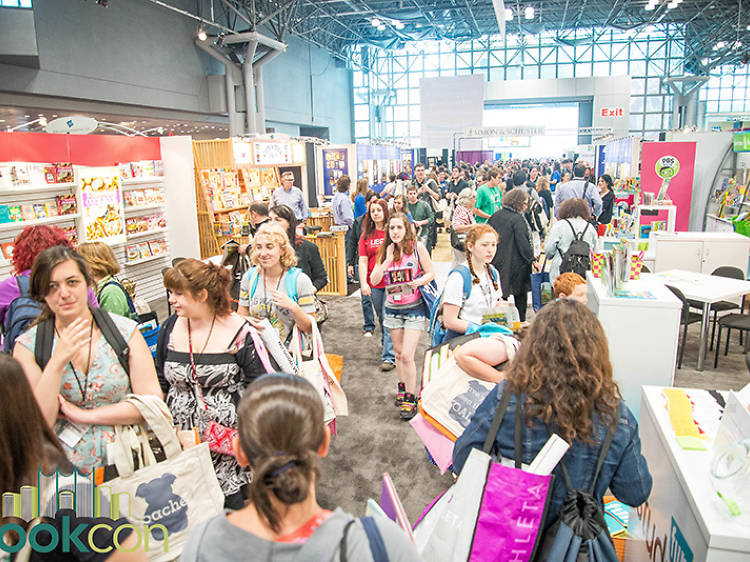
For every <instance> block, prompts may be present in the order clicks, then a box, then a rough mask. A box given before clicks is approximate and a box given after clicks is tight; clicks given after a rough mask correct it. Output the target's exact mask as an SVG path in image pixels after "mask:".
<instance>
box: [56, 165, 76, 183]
mask: <svg viewBox="0 0 750 562" xmlns="http://www.w3.org/2000/svg"><path fill="white" fill-rule="evenodd" d="M55 172H56V174H57V182H58V183H73V181H74V178H73V165H72V164H71V163H70V162H57V163H56V164H55Z"/></svg>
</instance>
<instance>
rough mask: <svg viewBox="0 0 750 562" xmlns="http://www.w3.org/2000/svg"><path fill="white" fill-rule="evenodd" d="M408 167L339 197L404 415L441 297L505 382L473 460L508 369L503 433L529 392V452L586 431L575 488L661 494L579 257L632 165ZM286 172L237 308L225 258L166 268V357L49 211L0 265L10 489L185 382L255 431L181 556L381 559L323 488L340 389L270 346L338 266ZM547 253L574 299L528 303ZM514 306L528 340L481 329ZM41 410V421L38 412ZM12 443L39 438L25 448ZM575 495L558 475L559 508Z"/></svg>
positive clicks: (466, 365) (264, 217)
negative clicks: (325, 256)
mask: <svg viewBox="0 0 750 562" xmlns="http://www.w3.org/2000/svg"><path fill="white" fill-rule="evenodd" d="M409 176H410V171H406V172H402V173H400V174H394V175H392V176H391V178H390V181H389V182H388V183H387V184H386V185H385V187H384V188H383V189H382V191H381V192H380V193H378V192H375V191H373V190H372V189H370V187H369V186H368V182H367V180H366V179H359V180H357V181H356V182H352V180H351V179H350V178H349V177H347V176H343V177H340V178H339V179H338V182H337V185H336V193H335V196H334V198H333V201H332V210H333V216H334V222H335V223H336V224H337V225H338V226H341V227H345V229H346V230H347V234H346V244H347V255H346V261H347V266H348V267H347V272H348V275H349V277H350V279H351V280H352V281H353V282H355V283H358V285H359V295H360V299H361V310H362V322H363V330H362V331H363V333H362V337H365V338H371V337H373V336H374V335H375V334H376V333H377V334H378V336H379V338H378V341H379V342H380V346H379V347H380V352H381V353H380V359H379V364H380V369H381V370H383V371H389V370H392V369H395V370H396V374H397V387H396V389H395V395H394V403H395V406H396V407H397V409H398V416H399V417H400V418H401V419H404V420H410V419H412V418H413V417H414V416H415V415H417V413H418V401H419V394H420V388H421V384H420V380H419V376H418V372H419V370H418V369H417V363H416V359H415V355H416V350H417V346H418V344H419V343H420V341H422V340H423V339H424V338H426V335H425V333H426V332H427V330H428V326H429V325H430V323H431V320H433V317H434V316H435V315H436V313H439V315H440V317H439V318H440V319H439V324H440V326H441V328H442V330H443V332H442V333H441V343H443V342H446V341H449V340H451V339H453V338H457V337H460V336H466V335H471V334H474V333H478V334H480V337H478V338H476V339H474V340H471V341H468V342H467V343H465V344H463V345H462V346H461V347H460V348H459V350H458V352H457V353H456V364H457V365H458V366H459V367H460V368H461V369H463V370H464V371H465V372H466V373H467V374H469V375H470V376H473V377H475V378H477V379H479V380H482V381H486V382H490V383H493V384H496V385H497V386H496V391H493V392H491V393H490V394H489V395H488V396H487V398H486V399H485V400H484V401H483V402H482V403H481V404H480V405H478V407H477V408H476V411H475V412H474V413H473V416H472V421H471V423H470V425H469V426H468V427H467V428H466V430H465V432H464V434H463V435H461V436H460V437H459V439H458V441H457V442H456V446H455V448H454V455H453V470H454V472H455V473H456V474H457V475H459V476H460V472H461V469H462V467H463V464H464V462H465V460H466V458H467V456H468V453H469V451H470V450H471V449H472V448H481V447H482V445H483V444H484V442H485V440H486V438H487V435H488V431H489V427H490V425H491V423H492V421H493V414H494V412H495V410H496V408H497V404H498V401H499V400H500V398H501V397H502V395H503V392H504V390H505V389H510V391H512V392H513V393H514V398H513V399H512V400H511V401H510V404H509V407H508V409H507V410H506V413H505V415H504V417H503V419H502V422H501V424H500V426H499V431H498V432H497V437H496V440H495V441H496V449H497V451H499V452H502V454H503V455H504V456H505V457H509V458H512V457H513V450H514V431H515V430H514V427H516V426H515V424H514V419H515V415H516V411H517V410H519V409H522V410H525V416H526V418H527V420H529V421H530V424H529V426H528V427H525V428H523V429H522V431H523V432H525V434H524V435H525V436H524V443H525V444H526V445H525V447H524V450H523V457H524V458H523V459H522V460H523V462H529V461H530V459H532V458H533V457H534V456H535V455H536V454H537V453H538V452H539V450H540V449H541V447H542V446H543V445H544V443H545V442H546V440H547V438H548V437H549V435H550V433H551V432H552V430H551V429H550V428H554V431H555V432H556V433H558V434H559V435H560V436H561V437H562V438H563V439H565V440H566V441H567V442H568V443H569V444H570V445H571V449H570V451H569V452H568V453H567V454H566V456H565V457H564V464H565V466H566V468H567V471H568V473H569V474H570V475H571V480H572V482H573V483H574V484H575V487H577V488H578V487H580V488H589V487H591V486H593V489H594V491H595V496H596V498H597V500H598V501H599V503H600V504H601V501H602V500H601V498H602V496H603V494H604V492H605V491H606V490H607V489H608V488H609V489H610V490H611V492H612V493H613V494H614V495H615V496H616V497H617V498H618V499H620V500H621V501H623V502H625V503H628V504H630V505H634V506H636V505H640V504H641V503H643V502H644V501H645V500H646V499H647V498H648V495H649V492H650V488H651V477H650V474H649V472H648V467H647V466H646V462H645V459H644V458H643V456H642V455H641V453H640V442H639V440H638V431H637V423H636V421H635V419H634V417H633V415H632V413H631V412H630V411H629V409H628V407H627V406H626V405H625V404H624V403H623V402H622V399H621V396H620V393H619V390H618V387H617V384H616V383H615V382H614V381H613V378H612V367H611V364H610V362H609V352H608V347H607V343H606V338H605V336H604V332H603V330H602V327H601V325H600V324H599V322H598V320H597V319H596V317H595V316H594V315H593V314H592V313H591V312H590V311H589V310H588V308H587V307H586V306H585V301H586V285H585V279H584V278H583V277H582V276H581V275H580V273H581V272H580V271H575V270H571V269H570V267H569V261H570V260H568V259H566V255H567V253H568V250H569V247H570V246H571V244H573V242H574V241H583V242H585V243H586V244H588V245H589V247H591V248H594V247H595V245H596V243H597V227H598V224H605V223H606V222H608V221H609V220H611V217H612V208H613V205H614V194H613V191H612V183H613V182H612V178H611V177H609V176H607V175H606V174H605V175H603V176H601V177H600V178H599V179H598V180H596V179H595V178H594V176H593V173H592V171H591V168H590V167H588V166H586V165H585V164H582V163H579V164H574V163H572V162H571V161H569V160H563V161H561V162H557V161H555V162H550V161H510V162H503V163H495V164H490V163H485V164H483V165H477V166H471V165H469V164H465V163H459V164H457V165H455V166H453V167H452V168H451V169H450V171H449V170H448V169H447V168H445V167H442V166H436V167H435V168H433V169H429V170H428V169H427V168H426V167H425V166H424V165H422V164H417V165H416V166H415V167H414V170H413V177H409ZM282 181H283V186H282V187H280V188H278V189H277V190H276V191H275V192H274V194H273V200H272V205H271V206H270V208H269V207H268V206H266V205H264V204H261V203H254V204H253V205H251V206H250V207H249V208H248V219H249V222H250V232H251V234H252V240H251V242H250V243H249V244H247V245H243V246H240V247H239V248H238V252H239V253H240V254H241V255H245V256H247V258H248V259H249V261H250V263H251V266H250V268H249V269H248V270H247V272H246V273H245V274H244V275H243V276H242V279H241V282H240V285H239V290H238V298H237V302H236V306H232V304H233V303H232V299H231V298H230V287H231V284H232V278H231V275H230V273H229V271H228V270H227V269H226V268H225V267H222V266H219V265H215V264H213V263H209V262H204V261H200V260H197V259H184V260H181V261H179V262H178V263H175V264H174V265H173V267H171V268H169V269H168V270H166V271H165V272H164V277H163V280H164V285H165V287H166V289H167V290H168V294H169V303H170V305H171V307H172V309H173V314H172V315H171V316H169V318H167V319H165V320H164V321H163V322H162V323H161V326H160V330H159V336H158V342H157V345H156V351H155V353H154V357H153V358H152V354H151V352H150V350H149V347H148V346H147V344H146V342H145V340H144V338H143V336H142V334H141V331H140V330H139V329H138V325H139V321H140V318H139V314H138V313H137V312H136V310H135V307H134V306H133V299H132V295H130V293H129V291H128V289H127V287H125V286H124V283H123V282H122V281H121V280H118V277H117V274H118V272H119V266H118V265H117V260H116V258H115V256H114V254H113V252H112V250H111V249H110V248H109V247H108V246H107V245H106V244H102V243H91V244H82V245H80V247H79V248H78V250H76V249H74V248H73V247H72V245H71V243H70V242H69V240H68V239H67V238H66V236H65V234H64V233H63V232H62V231H61V230H60V229H58V228H56V227H50V226H31V227H27V228H25V229H24V230H23V231H22V232H21V233H20V234H19V236H18V237H17V239H16V240H15V252H14V254H13V258H12V266H13V274H12V275H11V277H9V278H8V279H5V280H3V281H1V282H0V323H1V324H2V326H3V337H4V342H3V343H4V349H5V350H6V351H8V352H10V353H11V354H12V358H11V357H9V356H6V357H1V358H0V391H3V392H6V393H8V394H7V395H10V393H11V392H12V393H14V395H15V396H18V399H17V400H15V401H14V403H13V404H9V405H8V407H7V408H6V410H5V413H4V414H3V417H4V423H3V425H2V432H3V435H4V438H3V439H0V442H2V443H3V444H5V445H3V447H8V449H7V450H6V451H5V452H6V455H5V456H4V458H6V459H9V458H13V461H14V462H12V463H6V469H4V471H3V479H4V482H3V484H4V485H5V488H4V490H7V491H16V490H17V489H18V488H19V486H21V485H25V484H32V485H33V484H34V483H35V482H34V481H35V478H36V468H37V467H42V468H49V467H55V466H60V467H62V466H68V465H72V466H75V467H76V468H77V469H78V470H79V471H80V472H81V473H82V474H91V473H92V471H93V470H94V469H95V468H97V467H99V466H103V465H106V464H111V459H110V458H108V445H109V444H111V443H112V442H113V441H114V439H115V435H116V427H117V426H121V425H126V424H132V423H137V422H139V421H141V414H140V413H139V411H138V410H137V408H135V407H134V406H133V405H132V404H130V403H128V402H127V401H125V397H126V396H127V395H129V394H136V395H152V396H155V397H158V398H160V399H164V400H165V402H166V406H167V407H168V408H169V411H170V412H171V414H172V417H173V419H174V422H175V424H176V426H177V429H178V430H181V431H182V432H183V433H184V432H190V431H192V432H194V433H195V434H196V435H198V436H202V435H204V434H205V433H206V432H207V431H209V430H212V429H214V428H216V427H219V428H225V429H227V430H231V431H234V432H237V434H236V437H235V438H234V440H233V441H232V442H231V443H230V446H231V450H221V449H213V448H212V450H211V460H212V463H213V466H214V469H215V472H216V476H217V480H218V483H219V485H220V488H221V491H222V493H223V495H224V499H225V501H224V505H225V507H226V509H227V510H229V511H228V513H227V514H226V515H220V516H217V517H215V518H213V519H211V520H209V521H207V522H205V523H204V524H202V525H200V526H199V527H198V528H196V529H194V531H193V533H192V535H191V537H190V539H189V541H188V543H187V545H186V546H185V549H184V551H183V555H182V556H183V559H185V560H199V559H200V560H207V559H229V560H232V559H240V558H246V557H247V556H248V553H253V556H255V558H253V559H263V560H271V559H276V558H277V557H279V559H281V558H284V559H287V558H289V559H291V557H293V556H295V555H298V554H299V555H301V556H302V555H306V556H308V557H307V558H305V559H316V560H334V559H337V558H338V557H339V556H340V555H341V553H342V552H343V554H345V555H348V556H350V557H351V558H352V559H362V557H363V556H364V555H363V553H364V552H367V551H368V550H369V546H368V543H369V541H368V539H369V538H370V536H369V531H367V529H365V528H364V526H363V524H362V523H358V522H357V520H356V519H354V518H353V517H352V516H351V515H349V514H346V513H344V512H342V511H341V510H336V511H330V510H327V509H324V508H323V507H321V506H320V505H319V504H318V503H317V500H316V494H315V484H316V481H317V480H318V479H319V477H320V469H319V467H318V462H317V459H318V458H320V457H322V456H325V455H326V453H327V451H328V448H329V443H330V439H331V436H330V429H329V427H328V425H326V424H325V423H324V421H323V416H324V414H323V409H324V408H323V404H322V401H321V400H320V396H319V394H318V393H317V391H316V390H315V389H314V388H313V387H312V386H311V385H310V384H309V383H307V382H306V381H304V380H302V378H300V377H295V376H293V375H291V374H282V373H276V374H273V371H275V370H279V369H277V368H276V367H278V365H276V364H273V365H270V366H269V365H268V362H267V361H266V360H265V359H264V353H266V352H265V350H264V348H263V347H264V346H263V345H261V344H260V342H259V339H258V334H262V333H263V331H264V330H272V331H273V333H274V334H275V336H277V337H278V340H279V341H280V342H282V344H283V345H285V346H286V347H290V346H291V345H292V338H293V336H294V335H295V334H301V336H300V337H303V336H304V335H305V334H311V333H314V332H315V330H314V327H315V326H314V325H315V323H316V300H317V297H316V293H317V292H318V291H319V290H321V289H322V288H323V287H324V286H325V285H326V284H327V283H328V274H327V272H326V270H325V267H324V265H323V262H322V260H321V257H320V254H319V252H318V249H317V246H315V244H313V243H312V242H310V241H309V240H306V239H305V238H304V236H303V235H302V231H301V227H302V225H303V224H304V222H305V219H306V214H305V213H306V206H305V205H304V197H301V192H299V193H297V192H298V191H300V190H299V189H298V188H296V187H294V186H293V185H292V184H293V177H291V176H288V175H284V176H282ZM295 190H296V191H295ZM441 235H442V236H443V237H444V238H447V239H449V240H450V246H451V248H452V264H451V268H450V272H449V274H448V276H447V279H446V280H445V283H444V286H443V287H439V288H438V289H439V291H440V295H439V296H438V297H437V298H436V293H435V277H436V275H435V266H434V264H433V255H434V254H433V250H434V248H435V247H436V245H437V244H438V240H439V237H440V236H441ZM543 269H549V273H550V278H551V281H552V283H553V284H554V292H555V296H556V297H557V299H556V300H555V301H554V302H552V303H549V304H546V305H545V306H544V307H543V308H542V309H541V310H540V311H539V312H538V313H536V314H535V316H534V319H533V321H532V322H527V300H528V294H529V290H530V284H531V281H530V280H531V275H532V273H533V272H535V271H540V270H543ZM509 307H514V308H515V310H516V311H517V313H518V318H519V319H520V322H521V327H522V331H521V335H522V336H523V337H521V335H518V334H517V339H518V340H520V343H519V342H516V344H515V347H517V348H518V351H517V352H516V353H515V354H513V353H510V352H509V348H508V346H507V345H505V344H504V343H503V340H502V339H501V338H499V337H494V336H492V335H490V337H485V336H486V334H485V333H483V332H484V327H485V326H486V325H487V324H491V323H492V322H493V320H492V319H491V318H492V317H493V314H497V311H498V310H507V309H509ZM376 318H377V323H376V322H375V319H376ZM340 336H341V335H337V337H340ZM346 337H350V338H351V337H353V335H352V334H347V335H346ZM354 337H356V336H354ZM433 341H434V340H433ZM514 349H515V348H514ZM345 359H346V358H345ZM19 373H23V375H24V376H20V375H19ZM11 387H13V388H12V389H11ZM344 387H346V381H344ZM519 400H522V401H523V406H524V408H521V403H519ZM22 419H29V420H31V422H30V423H28V424H27V425H26V426H25V427H23V425H24V424H23V423H22V422H21V420H22ZM19 427H20V428H22V429H19ZM610 427H615V428H616V431H615V433H614V441H613V442H612V445H611V447H610V448H609V449H608V451H607V453H606V461H605V464H604V468H603V469H602V471H601V473H600V474H599V476H598V479H597V480H596V481H595V482H592V478H593V471H592V466H593V463H592V459H596V458H597V456H598V454H599V452H600V451H601V449H602V445H603V442H604V439H605V436H606V434H607V432H608V430H609V428H610ZM18 431H22V432H23V435H21V436H19V435H18V434H17V432H18ZM404 431H408V429H407V428H406V427H405V428H404ZM340 438H341V439H346V435H342V436H341V437H340ZM13 443H25V445H24V447H25V449H24V450H23V451H24V452H23V453H22V452H21V449H20V448H14V446H13ZM16 456H18V459H16ZM16 461H18V462H16ZM425 462H429V461H428V460H427V457H426V456H425ZM393 470H398V468H397V467H393ZM565 495H566V485H565V482H564V480H563V478H558V479H557V480H556V482H555V486H554V490H553V494H552V503H551V506H550V512H549V514H548V516H547V519H546V522H547V524H549V523H551V522H552V521H553V520H554V517H555V515H556V514H557V512H558V511H559V509H560V506H561V504H562V502H563V500H564V498H565ZM425 500H426V501H427V500H428V498H425ZM377 528H378V532H379V533H380V535H381V536H382V538H383V539H384V542H385V545H386V549H387V552H388V555H389V557H391V558H392V559H402V560H414V559H417V558H418V554H417V552H416V550H415V547H414V545H413V544H412V543H411V542H410V541H409V540H408V539H407V538H406V535H404V534H403V533H402V532H401V531H400V530H399V529H398V528H397V527H396V526H395V525H393V524H391V523H390V522H387V521H379V522H378V524H377ZM347 536H348V537H349V539H348V540H347V539H346V537H347ZM342 537H344V540H343V541H342ZM313 538H314V539H315V540H313ZM105 540H108V539H105ZM306 549H308V550H306ZM138 552H140V551H136V552H135V554H133V556H136V555H137V554H138ZM113 559H114V558H113ZM133 559H137V558H133Z"/></svg>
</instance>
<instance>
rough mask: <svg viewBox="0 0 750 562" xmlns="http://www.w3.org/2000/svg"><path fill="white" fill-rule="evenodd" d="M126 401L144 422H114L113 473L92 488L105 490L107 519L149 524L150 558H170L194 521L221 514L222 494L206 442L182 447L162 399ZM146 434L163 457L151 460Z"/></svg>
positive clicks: (132, 398) (179, 548)
mask: <svg viewBox="0 0 750 562" xmlns="http://www.w3.org/2000/svg"><path fill="white" fill-rule="evenodd" d="M126 401H127V402H129V403H131V404H133V405H134V406H135V407H136V408H138V411H139V412H140V413H141V415H142V416H143V419H144V421H143V422H142V423H140V424H133V425H129V426H128V425H126V426H115V441H114V447H113V449H114V461H115V466H116V468H117V471H118V474H119V477H118V478H115V479H114V480H110V481H108V482H105V483H104V484H102V485H100V486H98V487H97V488H98V489H99V490H102V492H104V491H105V490H107V489H108V491H109V500H110V503H111V505H112V509H113V511H114V512H115V513H112V514H111V515H112V516H113V517H112V518H117V517H119V516H120V515H119V512H123V514H124V515H126V516H127V517H128V519H129V520H130V521H131V522H132V523H133V524H134V525H135V526H136V527H139V528H142V527H143V526H144V525H148V526H149V528H150V534H151V536H150V537H148V542H147V544H148V551H147V554H148V556H149V558H150V559H151V560H152V561H155V562H166V561H167V560H174V559H176V558H177V557H179V555H180V553H181V552H182V548H183V546H184V545H185V542H186V541H187V537H188V535H189V533H190V531H191V530H192V529H193V528H194V527H195V526H196V525H198V524H199V523H201V522H202V521H205V520H206V519H209V518H211V517H214V516H215V515H219V514H220V513H222V508H223V505H224V494H223V493H222V491H221V487H220V486H219V481H218V480H217V479H216V473H215V472H214V467H213V463H212V462H211V455H210V453H209V450H208V446H207V445H206V444H205V443H203V444H200V445H197V446H195V447H191V448H189V449H185V450H184V451H183V450H182V448H181V447H180V443H179V440H178V438H177V432H176V431H175V429H174V425H173V421H172V415H171V414H170V412H169V409H168V408H167V405H166V404H165V403H164V402H163V401H162V400H160V399H159V398H157V397H155V396H136V395H132V394H131V395H128V396H127V397H126ZM149 433H152V434H153V435H154V436H155V437H156V439H158V441H159V444H160V445H161V448H162V450H163V453H164V456H165V459H164V460H163V461H161V462H156V459H155V455H154V452H153V450H152V448H151V444H150V441H149ZM160 456H161V455H160ZM134 458H135V459H138V465H137V466H136V465H135V462H134ZM104 493H106V492H104ZM164 529H166V534H165V532H164ZM143 539H144V542H145V539H146V537H143Z"/></svg>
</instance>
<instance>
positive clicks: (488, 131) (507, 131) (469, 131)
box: [464, 127, 545, 137]
mask: <svg viewBox="0 0 750 562" xmlns="http://www.w3.org/2000/svg"><path fill="white" fill-rule="evenodd" d="M544 134H545V128H544V127H467V128H466V129H465V130H464V136H467V137H540V136H543V135H544Z"/></svg>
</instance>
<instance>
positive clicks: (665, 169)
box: [654, 155, 680, 180]
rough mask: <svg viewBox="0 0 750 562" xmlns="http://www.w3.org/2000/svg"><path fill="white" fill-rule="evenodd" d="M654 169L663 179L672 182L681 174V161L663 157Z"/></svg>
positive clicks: (672, 157) (671, 157)
mask: <svg viewBox="0 0 750 562" xmlns="http://www.w3.org/2000/svg"><path fill="white" fill-rule="evenodd" d="M654 169H655V171H656V175H657V176H659V177H660V178H661V179H663V180H671V179H672V178H673V177H675V176H676V175H677V174H678V173H679V172H680V161H679V160H678V159H677V158H676V157H675V156H671V155H667V156H662V157H661V158H659V159H658V160H657V161H656V166H655V167H654Z"/></svg>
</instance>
